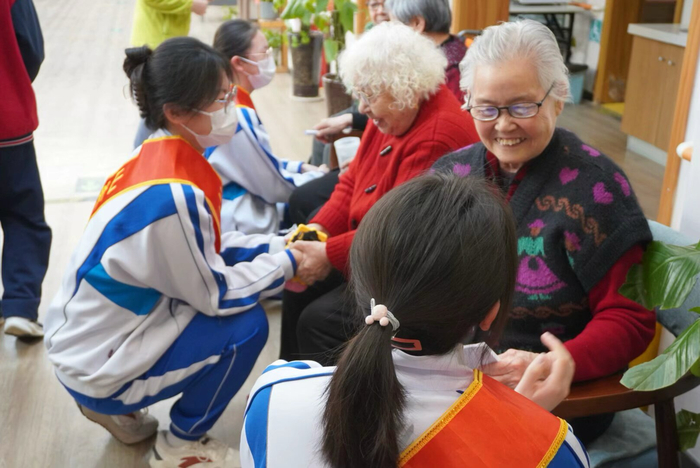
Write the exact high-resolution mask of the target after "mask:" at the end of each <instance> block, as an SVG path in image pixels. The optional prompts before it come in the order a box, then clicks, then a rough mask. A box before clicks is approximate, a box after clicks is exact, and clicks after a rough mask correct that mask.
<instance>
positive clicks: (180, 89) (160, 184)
mask: <svg viewBox="0 0 700 468" xmlns="http://www.w3.org/2000/svg"><path fill="white" fill-rule="evenodd" d="M124 72H125V73H126V74H127V76H128V77H129V80H130V82H131V91H132V93H133V96H134V100H135V101H136V104H137V105H138V107H139V110H140V112H141V116H142V117H143V118H144V119H145V120H146V121H147V122H148V124H149V125H151V126H152V127H153V128H157V129H158V130H157V131H156V133H155V134H154V135H153V138H152V139H150V140H148V141H146V142H145V143H144V144H143V145H142V146H140V147H139V148H138V149H137V150H136V151H135V152H134V153H133V154H132V158H131V159H129V160H128V161H127V162H126V163H125V164H124V165H123V166H122V167H121V168H119V169H118V170H117V171H116V172H115V173H114V174H113V175H112V176H111V177H109V178H108V179H107V182H106V183H105V185H104V187H103V189H102V192H101V193H100V196H99V198H98V200H97V203H96V204H95V207H94V209H93V212H92V216H91V217H90V220H89V222H88V224H87V227H86V229H85V233H84V234H83V236H82V237H81V239H80V242H79V244H78V246H77V248H76V250H75V252H74V254H73V256H72V258H71V261H70V264H69V266H68V270H67V272H66V274H65V276H64V279H63V283H62V286H61V289H60V291H59V293H58V295H57V296H56V298H55V299H54V301H53V303H52V304H51V306H50V308H49V311H48V314H47V318H46V338H45V342H46V347H47V349H48V355H49V358H50V359H51V361H52V363H53V364H54V365H55V366H56V375H57V376H58V378H59V380H60V381H61V383H62V384H63V385H64V386H65V387H66V389H67V390H68V392H69V393H70V395H71V396H72V397H73V398H74V399H75V401H76V403H77V404H78V408H79V409H80V411H81V412H82V413H83V414H84V415H85V416H86V417H87V418H88V419H90V420H91V421H93V422H96V423H98V424H100V425H102V426H104V427H105V429H107V430H108V431H109V432H110V433H112V435H113V436H114V437H115V438H116V439H118V440H119V441H121V442H123V443H125V444H133V443H137V442H140V441H143V440H146V439H148V438H151V437H153V436H154V435H155V434H156V432H157V427H158V421H157V420H156V419H155V418H154V417H153V416H149V415H148V413H147V411H145V410H147V409H148V407H149V406H150V405H152V404H153V403H156V402H158V401H161V400H165V399H167V398H172V397H175V396H179V399H178V400H177V401H176V402H175V403H174V404H173V406H172V409H171V411H170V419H171V424H170V427H169V429H168V430H164V431H161V432H160V433H158V436H157V438H156V441H155V445H154V447H153V450H152V452H151V456H150V460H149V463H150V466H151V467H153V468H175V467H184V466H188V467H200V466H201V467H205V466H206V467H207V468H215V467H218V468H232V467H235V466H238V460H237V458H238V457H237V456H236V454H235V452H234V451H233V449H231V448H229V447H228V446H227V445H226V444H224V443H222V442H219V441H216V440H214V439H212V438H210V437H208V436H207V431H208V430H209V429H211V428H212V426H213V425H214V424H215V423H216V421H217V420H218V419H219V417H220V416H221V414H222V413H223V412H224V410H225V409H226V406H227V405H228V403H229V401H231V399H232V398H233V396H234V395H235V394H236V392H237V391H238V389H239V388H240V386H241V385H242V384H243V382H244V381H245V379H246V378H247V376H248V374H249V373H250V370H251V369H252V367H253V364H254V363H255V360H256V359H257V357H258V355H259V354H260V351H261V350H262V348H263V346H264V345H265V342H266V340H267V333H268V325H267V318H266V316H265V311H264V310H263V309H262V307H261V306H260V305H259V304H258V301H259V300H260V299H264V298H266V297H269V296H272V295H275V294H277V293H279V292H280V290H281V289H282V286H283V284H284V282H285V281H286V280H289V279H291V278H292V277H293V276H294V272H295V270H296V265H297V262H300V261H301V260H302V255H301V254H299V253H298V252H297V251H296V250H290V249H284V239H283V238H281V237H273V236H272V235H268V236H262V235H258V236H244V235H242V234H240V233H227V234H223V235H222V233H221V229H220V219H221V192H222V187H221V179H220V178H219V176H218V175H217V174H216V172H215V171H214V170H213V169H212V167H211V165H210V164H209V163H208V162H207V160H206V159H205V158H204V156H203V154H202V153H203V152H204V149H205V148H206V147H207V146H211V145H212V144H218V143H225V142H226V141H228V140H229V139H230V138H231V135H233V133H234V132H235V129H236V126H237V122H236V112H235V109H234V106H233V97H234V96H235V88H234V87H233V84H232V82H231V71H230V68H229V64H228V61H227V60H226V59H225V58H224V57H223V56H222V55H221V54H219V53H218V52H217V51H216V50H214V49H213V48H211V47H209V46H207V45H205V44H203V43H201V42H200V41H198V40H196V39H193V38H186V37H183V38H175V39H170V40H167V41H165V42H163V43H162V44H161V45H160V46H158V48H156V49H155V50H153V51H152V50H150V49H149V48H148V47H142V48H137V49H128V50H127V51H126V60H125V61H124ZM262 252H264V253H262ZM257 253H260V255H258V256H257V257H256V256H255V255H256V254H257Z"/></svg>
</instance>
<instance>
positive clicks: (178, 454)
mask: <svg viewBox="0 0 700 468" xmlns="http://www.w3.org/2000/svg"><path fill="white" fill-rule="evenodd" d="M167 433H168V431H160V432H159V433H158V438H157V439H156V443H155V445H154V446H153V450H152V451H151V458H150V459H149V460H148V463H149V464H150V466H151V468H179V467H193V468H237V467H238V466H240V458H239V456H238V453H237V452H236V451H235V450H233V449H232V448H230V447H229V446H228V445H226V444H224V443H223V442H221V441H218V440H216V439H213V438H211V437H209V436H204V437H202V438H201V439H199V440H196V441H193V442H190V443H187V444H185V445H183V446H181V447H173V446H172V445H170V444H169V443H168V439H167V437H166V434H167Z"/></svg>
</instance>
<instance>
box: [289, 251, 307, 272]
mask: <svg viewBox="0 0 700 468" xmlns="http://www.w3.org/2000/svg"><path fill="white" fill-rule="evenodd" d="M289 252H291V254H292V256H293V257H294V261H295V262H297V269H299V265H301V262H303V261H304V253H303V252H302V251H301V250H297V249H295V248H294V247H291V248H290V249H289Z"/></svg>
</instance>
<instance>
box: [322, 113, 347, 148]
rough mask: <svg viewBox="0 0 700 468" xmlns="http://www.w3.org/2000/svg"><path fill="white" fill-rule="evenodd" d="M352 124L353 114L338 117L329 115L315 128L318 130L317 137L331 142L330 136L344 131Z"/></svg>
mask: <svg viewBox="0 0 700 468" xmlns="http://www.w3.org/2000/svg"><path fill="white" fill-rule="evenodd" d="M351 125H352V114H343V115H338V116H336V117H328V118H327V119H323V120H321V122H319V123H318V124H316V126H315V127H314V130H318V134H317V135H316V139H318V140H320V141H322V142H324V143H329V141H328V137H329V136H331V135H336V134H338V133H340V132H342V131H343V130H344V129H346V128H347V127H350V126H351Z"/></svg>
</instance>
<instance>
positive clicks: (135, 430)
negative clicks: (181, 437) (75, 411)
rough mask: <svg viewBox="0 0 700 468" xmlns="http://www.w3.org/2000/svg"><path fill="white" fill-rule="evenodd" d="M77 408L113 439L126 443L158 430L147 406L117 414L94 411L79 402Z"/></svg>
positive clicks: (140, 439) (132, 442)
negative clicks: (139, 409)
mask: <svg viewBox="0 0 700 468" xmlns="http://www.w3.org/2000/svg"><path fill="white" fill-rule="evenodd" d="M78 408H79V409H80V412H81V413H83V416H85V417H86V418H88V419H89V420H90V421H92V422H95V423H97V424H99V425H100V426H102V427H104V428H105V429H107V430H108V431H109V432H110V434H112V435H113V436H114V438H115V439H117V440H118V441H119V442H122V443H124V444H127V445H131V444H135V443H138V442H141V441H142V440H146V439H148V438H149V437H151V436H153V434H155V433H156V432H157V431H158V420H157V419H156V418H155V417H153V416H151V415H149V414H148V408H146V409H144V410H141V411H136V412H134V413H130V414H125V415H119V416H111V415H108V414H101V413H96V412H94V411H92V410H91V409H88V408H86V407H84V406H83V405H80V404H78Z"/></svg>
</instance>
